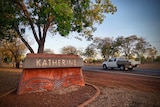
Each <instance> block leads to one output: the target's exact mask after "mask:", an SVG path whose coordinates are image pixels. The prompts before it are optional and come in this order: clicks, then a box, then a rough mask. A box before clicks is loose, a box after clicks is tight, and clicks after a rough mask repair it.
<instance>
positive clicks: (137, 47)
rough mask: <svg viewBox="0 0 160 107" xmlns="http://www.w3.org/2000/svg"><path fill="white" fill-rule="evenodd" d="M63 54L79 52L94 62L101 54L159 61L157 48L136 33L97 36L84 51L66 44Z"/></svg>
mask: <svg viewBox="0 0 160 107" xmlns="http://www.w3.org/2000/svg"><path fill="white" fill-rule="evenodd" d="M61 50H62V51H61V52H62V53H63V54H79V55H80V56H83V57H86V59H88V60H89V62H92V61H93V62H94V61H95V58H96V56H97V55H98V54H99V55H101V57H102V58H104V59H107V58H109V57H120V56H123V57H125V58H127V59H135V60H139V61H141V62H142V63H143V62H153V61H159V59H160V58H159V56H156V55H157V52H158V51H157V49H156V48H155V47H153V46H152V45H151V44H150V43H149V42H147V41H146V40H145V39H144V38H142V37H138V36H136V35H131V36H128V37H123V36H119V37H117V38H115V39H113V38H109V37H106V38H100V37H96V38H94V39H93V42H92V43H91V44H90V45H89V46H87V48H86V49H85V50H84V51H80V50H77V49H76V48H75V47H73V46H66V47H64V48H62V49H61Z"/></svg>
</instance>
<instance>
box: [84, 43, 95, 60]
mask: <svg viewBox="0 0 160 107" xmlns="http://www.w3.org/2000/svg"><path fill="white" fill-rule="evenodd" d="M83 55H84V56H86V57H87V58H94V57H95V56H96V55H97V52H96V51H95V49H94V47H93V45H92V44H91V45H89V46H88V47H87V48H86V49H85V51H84V53H83Z"/></svg>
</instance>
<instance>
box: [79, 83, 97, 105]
mask: <svg viewBox="0 0 160 107" xmlns="http://www.w3.org/2000/svg"><path fill="white" fill-rule="evenodd" d="M86 85H90V86H92V87H93V88H95V89H96V91H97V92H96V94H95V95H94V96H93V97H92V98H91V99H89V100H87V101H85V102H84V103H82V104H80V105H78V107H84V106H87V105H88V104H89V103H91V102H92V101H93V100H95V99H96V98H97V97H98V96H99V94H100V89H99V88H98V87H97V86H95V85H93V84H90V83H86Z"/></svg>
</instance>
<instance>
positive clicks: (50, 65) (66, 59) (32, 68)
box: [17, 54, 85, 95]
mask: <svg viewBox="0 0 160 107" xmlns="http://www.w3.org/2000/svg"><path fill="white" fill-rule="evenodd" d="M82 66H83V60H82V58H79V57H78V56H77V55H61V54H58V55H56V54H27V56H26V58H25V61H24V63H23V71H22V75H21V79H20V82H19V87H18V91H17V94H19V95H20V94H24V93H32V92H43V91H48V90H52V89H57V88H65V87H69V86H71V85H80V86H84V85H85V83H84V77H83V74H82V69H81V67H82Z"/></svg>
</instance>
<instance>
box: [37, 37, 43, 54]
mask: <svg viewBox="0 0 160 107" xmlns="http://www.w3.org/2000/svg"><path fill="white" fill-rule="evenodd" d="M43 52H44V41H43V40H41V41H40V42H39V44H38V52H37V53H43Z"/></svg>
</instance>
